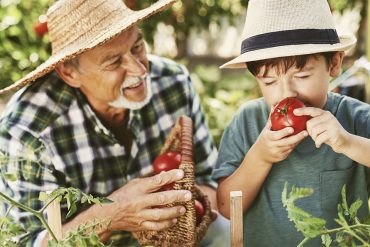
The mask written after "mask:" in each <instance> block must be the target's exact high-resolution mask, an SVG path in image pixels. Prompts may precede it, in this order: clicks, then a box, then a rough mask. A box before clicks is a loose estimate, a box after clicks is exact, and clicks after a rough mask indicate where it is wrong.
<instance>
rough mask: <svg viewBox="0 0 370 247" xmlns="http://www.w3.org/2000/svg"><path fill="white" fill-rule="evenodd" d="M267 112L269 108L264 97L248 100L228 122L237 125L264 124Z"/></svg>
mask: <svg viewBox="0 0 370 247" xmlns="http://www.w3.org/2000/svg"><path fill="white" fill-rule="evenodd" d="M269 112H270V108H269V106H268V105H267V103H266V101H265V100H264V98H262V97H261V98H257V99H253V100H249V101H247V102H245V103H244V104H242V105H241V106H240V107H239V109H238V110H237V111H236V113H235V114H234V117H233V119H232V120H231V123H230V124H231V125H233V124H235V125H237V126H249V125H251V126H257V125H258V126H259V125H261V126H264V125H265V124H266V121H267V119H268V116H269Z"/></svg>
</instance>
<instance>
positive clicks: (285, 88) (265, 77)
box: [256, 52, 344, 108]
mask: <svg viewBox="0 0 370 247" xmlns="http://www.w3.org/2000/svg"><path fill="white" fill-rule="evenodd" d="M343 55H344V53H343V52H337V53H336V54H335V55H334V56H333V59H332V61H331V63H330V64H329V66H328V64H327V62H326V60H325V58H324V57H323V56H322V55H317V56H312V57H311V58H309V59H308V61H307V63H306V65H305V66H304V67H303V68H302V69H298V68H296V67H295V66H293V67H291V68H289V69H288V70H287V71H286V72H285V73H284V72H280V73H279V71H278V68H277V67H276V66H275V67H269V68H267V69H268V71H266V73H265V70H266V66H263V67H262V68H261V70H260V71H259V73H258V74H257V75H256V79H257V81H258V84H259V86H260V88H261V91H262V95H263V97H264V98H265V100H266V102H267V104H268V105H269V106H270V107H273V106H275V105H276V104H277V103H279V102H280V101H281V100H283V99H284V98H286V97H296V98H298V99H299V100H301V101H302V102H304V103H305V105H306V106H312V107H317V108H323V107H324V105H325V103H326V99H327V92H328V86H329V80H330V77H335V76H337V75H338V74H339V73H340V69H341V65H342V61H343Z"/></svg>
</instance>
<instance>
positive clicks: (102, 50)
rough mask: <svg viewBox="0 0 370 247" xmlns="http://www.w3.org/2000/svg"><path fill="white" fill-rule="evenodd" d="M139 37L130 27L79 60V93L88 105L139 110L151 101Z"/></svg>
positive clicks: (142, 45)
mask: <svg viewBox="0 0 370 247" xmlns="http://www.w3.org/2000/svg"><path fill="white" fill-rule="evenodd" d="M148 66H149V65H148V60H147V56H146V50H145V44H144V40H143V37H142V35H141V33H140V31H139V29H138V28H137V27H132V28H130V29H128V30H127V31H125V32H123V33H122V34H120V35H118V36H117V37H116V38H114V39H112V40H111V41H109V42H107V43H106V44H104V45H102V46H99V47H96V48H94V49H92V50H90V51H87V52H85V53H83V54H82V55H81V56H80V59H79V70H80V73H79V75H78V80H79V82H80V90H81V92H82V93H83V94H84V95H85V96H86V97H87V99H88V100H89V102H90V103H91V104H92V105H95V106H96V105H99V106H113V107H115V108H125V109H139V108H141V107H143V106H144V105H145V104H147V103H148V102H149V100H150V98H151V87H150V84H149V83H150V81H149V80H147V79H146V77H147V74H148Z"/></svg>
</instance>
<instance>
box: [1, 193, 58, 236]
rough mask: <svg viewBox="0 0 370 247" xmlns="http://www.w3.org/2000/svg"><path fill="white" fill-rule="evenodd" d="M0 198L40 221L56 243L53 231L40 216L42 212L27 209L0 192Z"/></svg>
mask: <svg viewBox="0 0 370 247" xmlns="http://www.w3.org/2000/svg"><path fill="white" fill-rule="evenodd" d="M0 197H2V198H4V199H5V200H6V201H7V202H8V203H10V204H11V205H12V206H16V207H18V208H20V209H23V210H24V211H26V212H29V213H31V214H33V215H34V216H36V217H37V218H38V219H39V220H40V221H41V223H42V224H43V226H44V227H45V228H46V229H47V231H48V232H49V234H50V235H51V236H52V238H53V239H54V240H55V241H57V242H58V240H57V238H56V237H55V235H54V233H53V231H52V230H51V228H50V226H49V224H48V223H47V222H46V220H45V219H44V217H43V215H42V212H41V211H40V212H39V211H36V210H34V209H32V208H30V207H27V206H25V205H23V204H21V203H19V202H17V201H14V200H13V199H12V198H10V197H8V196H7V195H5V194H4V193H2V192H0Z"/></svg>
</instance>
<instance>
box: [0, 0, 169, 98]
mask: <svg viewBox="0 0 370 247" xmlns="http://www.w3.org/2000/svg"><path fill="white" fill-rule="evenodd" d="M175 1H176V0H159V1H157V2H156V3H154V4H153V5H151V6H149V7H148V8H146V9H142V10H139V11H133V10H131V9H129V8H128V7H127V6H126V5H125V4H124V3H123V0H59V1H57V2H56V3H55V4H53V5H52V6H51V7H50V8H49V10H48V12H47V21H48V29H49V36H50V42H51V47H52V55H51V56H50V57H49V59H48V60H46V61H45V62H44V63H42V64H41V65H40V66H38V67H37V68H36V69H35V70H34V71H32V72H30V73H29V74H27V75H26V76H25V77H23V78H22V79H20V80H18V81H16V82H15V83H13V84H12V85H10V86H8V87H6V88H4V89H1V90H0V94H2V93H7V92H10V91H14V90H17V89H19V88H21V87H23V86H25V85H27V84H28V83H31V82H33V81H35V80H36V79H38V78H40V77H41V76H43V75H45V74H47V73H49V72H51V71H52V70H54V69H55V67H56V66H57V65H58V64H60V63H63V62H65V61H68V60H70V59H73V58H74V57H76V56H77V55H79V54H81V53H82V52H84V51H87V50H90V49H92V48H94V47H96V46H98V45H101V44H103V43H105V42H107V41H109V40H111V39H112V38H114V37H116V36H117V35H119V34H120V33H122V32H123V31H125V30H127V29H128V28H130V27H131V26H133V25H135V24H136V23H138V22H140V21H142V20H143V19H145V18H147V17H149V16H151V15H153V14H155V13H157V12H159V11H161V10H163V9H165V8H166V7H169V6H170V5H171V4H173V3H174V2H175Z"/></svg>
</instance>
